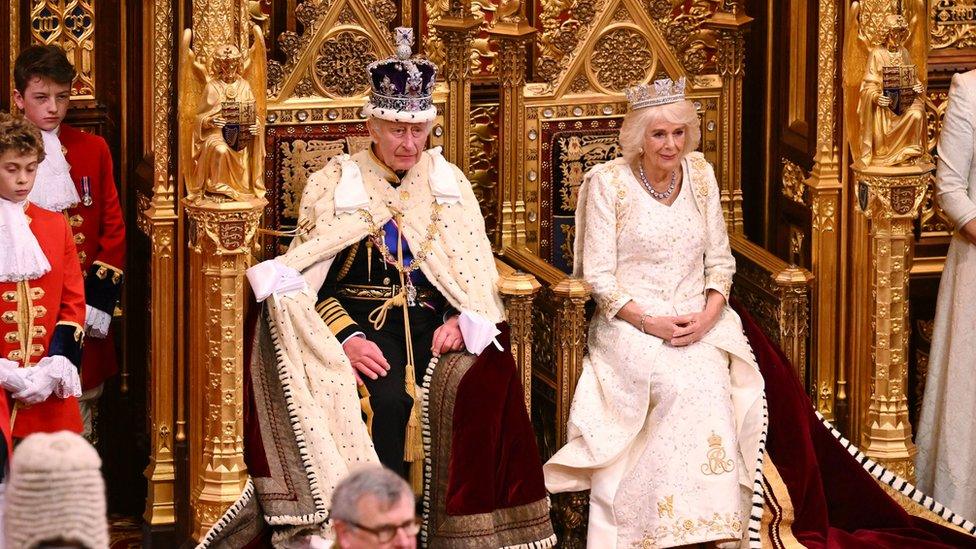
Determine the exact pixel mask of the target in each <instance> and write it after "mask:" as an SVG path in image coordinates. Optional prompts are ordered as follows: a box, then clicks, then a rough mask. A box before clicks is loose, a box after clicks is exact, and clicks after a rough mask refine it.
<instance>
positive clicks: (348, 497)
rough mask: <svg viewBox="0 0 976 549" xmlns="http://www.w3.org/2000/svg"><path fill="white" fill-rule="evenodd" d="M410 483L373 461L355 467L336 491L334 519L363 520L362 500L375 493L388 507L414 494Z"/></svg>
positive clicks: (334, 496)
mask: <svg viewBox="0 0 976 549" xmlns="http://www.w3.org/2000/svg"><path fill="white" fill-rule="evenodd" d="M412 495H413V494H412V492H411V490H410V485H409V484H407V481H405V480H403V479H402V478H400V475H397V474H396V473H394V472H393V471H391V470H389V469H387V468H386V467H383V466H382V465H370V466H366V467H363V468H361V469H358V470H356V471H354V472H353V473H352V474H350V475H349V476H347V477H346V478H344V479H342V482H340V483H339V485H338V486H336V489H335V491H334V492H333V493H332V509H331V511H330V517H331V518H332V520H337V519H338V520H342V521H346V522H356V523H358V522H360V521H361V517H360V516H359V500H360V499H362V498H363V496H373V497H374V498H376V500H377V501H378V502H379V504H380V508H381V509H383V510H384V511H385V510H387V509H389V508H391V507H393V506H394V505H396V504H397V503H398V502H399V501H400V500H402V499H403V497H404V496H411V497H412Z"/></svg>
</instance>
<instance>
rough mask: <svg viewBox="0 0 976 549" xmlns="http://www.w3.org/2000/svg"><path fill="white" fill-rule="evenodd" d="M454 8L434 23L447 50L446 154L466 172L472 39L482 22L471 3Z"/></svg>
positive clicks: (460, 4) (458, 4) (468, 140)
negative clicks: (475, 14) (473, 12)
mask: <svg viewBox="0 0 976 549" xmlns="http://www.w3.org/2000/svg"><path fill="white" fill-rule="evenodd" d="M451 7H452V11H451V12H449V13H448V14H447V15H446V16H445V17H442V18H441V19H439V20H438V21H437V22H436V23H434V28H436V29H437V33H438V34H439V35H440V36H441V39H442V40H443V41H444V50H445V52H446V56H445V61H444V74H445V76H444V80H445V81H446V82H447V86H448V95H447V112H446V113H445V116H444V118H445V119H446V120H447V130H448V133H447V139H445V140H444V156H445V157H446V158H447V159H448V160H450V161H451V162H453V163H454V165H456V166H457V167H459V168H461V172H462V173H465V174H467V173H468V172H469V170H470V168H471V153H470V152H469V149H470V148H471V144H470V139H471V124H470V117H471V40H472V39H473V38H474V34H475V32H476V31H477V30H478V27H479V26H480V25H481V20H480V19H478V18H476V17H472V16H471V14H470V13H469V11H470V6H466V5H465V4H464V3H462V2H452V6H451Z"/></svg>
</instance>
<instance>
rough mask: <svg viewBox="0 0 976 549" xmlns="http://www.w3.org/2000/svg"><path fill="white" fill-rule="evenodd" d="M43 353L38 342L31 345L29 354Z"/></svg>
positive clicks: (38, 354)
mask: <svg viewBox="0 0 976 549" xmlns="http://www.w3.org/2000/svg"><path fill="white" fill-rule="evenodd" d="M43 354H44V346H43V345H40V344H38V343H35V344H33V345H31V356H41V355H43Z"/></svg>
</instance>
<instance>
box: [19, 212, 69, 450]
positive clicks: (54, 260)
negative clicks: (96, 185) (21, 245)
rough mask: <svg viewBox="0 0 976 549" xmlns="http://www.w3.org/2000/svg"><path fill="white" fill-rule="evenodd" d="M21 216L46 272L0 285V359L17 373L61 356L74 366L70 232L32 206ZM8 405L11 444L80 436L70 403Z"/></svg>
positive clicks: (51, 400) (59, 216) (56, 218)
mask: <svg viewBox="0 0 976 549" xmlns="http://www.w3.org/2000/svg"><path fill="white" fill-rule="evenodd" d="M26 213H27V217H28V219H29V220H30V229H31V232H32V233H34V237H35V238H37V243H38V244H39V245H40V246H41V250H43V251H44V255H45V256H47V260H48V262H49V263H50V264H51V270H50V271H49V272H48V273H47V274H45V275H43V276H41V277H40V278H36V279H34V280H24V281H21V282H0V333H2V334H3V339H2V340H0V354H2V356H3V357H5V358H7V359H9V360H13V361H14V362H17V363H19V364H20V365H21V366H22V367H23V366H33V365H35V364H37V362H38V361H39V360H40V359H42V358H44V357H45V356H48V355H55V354H58V355H64V356H65V357H67V358H68V359H69V360H71V362H72V363H74V364H75V365H76V366H77V365H78V363H79V362H80V360H81V342H82V334H83V330H84V328H83V326H84V324H85V283H84V280H83V279H82V276H81V269H80V268H79V266H78V257H77V253H78V252H77V249H76V248H75V243H74V239H73V238H72V234H71V229H70V228H69V227H68V224H67V223H66V222H65V219H64V215H62V214H59V213H54V212H49V211H47V210H44V209H42V208H39V207H37V206H35V205H33V204H29V205H28V206H27V210H26ZM10 405H11V406H10V407H11V408H13V411H12V412H11V421H12V422H13V437H14V438H23V437H26V436H27V435H29V434H31V433H37V432H54V431H60V430H64V429H66V430H69V431H74V432H76V433H80V432H81V428H82V425H81V412H80V411H79V408H78V400H77V399H76V398H75V397H69V398H58V397H57V396H56V395H53V394H52V395H51V396H50V397H48V399H47V400H45V401H44V402H41V403H39V404H34V405H33V406H24V405H22V404H19V403H17V402H16V401H14V402H12V403H10Z"/></svg>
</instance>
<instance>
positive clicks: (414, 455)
mask: <svg viewBox="0 0 976 549" xmlns="http://www.w3.org/2000/svg"><path fill="white" fill-rule="evenodd" d="M406 374H407V375H406V378H407V379H406V382H405V383H404V385H406V387H405V389H406V390H407V394H408V395H410V398H412V399H413V407H412V408H411V409H410V419H408V420H407V436H406V441H405V442H404V445H403V461H409V462H418V461H423V459H424V438H423V433H422V432H421V427H420V423H421V418H420V397H419V396H418V395H417V382H416V374H415V372H414V366H413V364H407V372H406Z"/></svg>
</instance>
